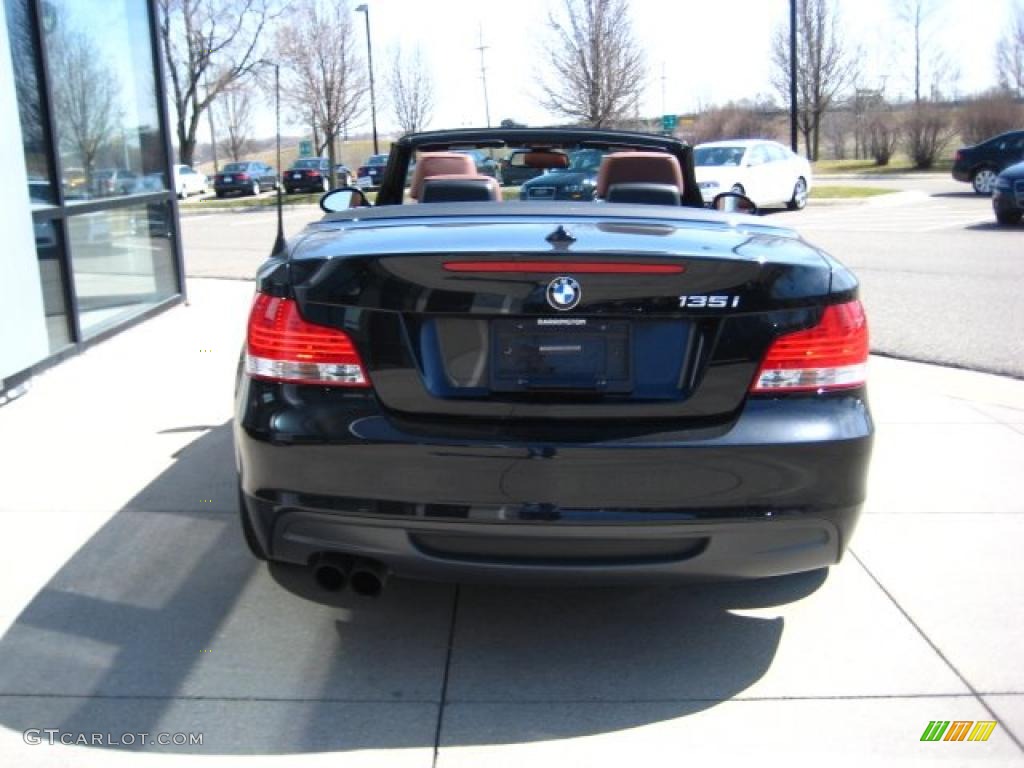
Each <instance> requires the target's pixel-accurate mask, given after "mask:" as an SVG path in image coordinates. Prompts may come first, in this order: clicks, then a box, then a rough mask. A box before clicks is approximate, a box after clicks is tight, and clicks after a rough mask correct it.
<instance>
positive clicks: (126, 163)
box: [0, 0, 184, 398]
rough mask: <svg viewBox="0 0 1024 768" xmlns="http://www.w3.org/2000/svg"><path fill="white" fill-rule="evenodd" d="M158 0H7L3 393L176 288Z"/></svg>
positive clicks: (1, 39) (174, 296)
mask: <svg viewBox="0 0 1024 768" xmlns="http://www.w3.org/2000/svg"><path fill="white" fill-rule="evenodd" d="M162 65H163V62H162V60H161V54H160V49H159V39H158V35H157V11H156V4H155V2H154V0H4V12H3V14H0V114H2V115H3V117H2V118H0V119H2V120H3V125H4V131H3V140H2V141H0V168H2V169H3V178H2V180H0V232H2V233H3V239H4V254H3V256H2V257H0V398H6V397H9V396H11V395H12V394H13V393H16V392H18V391H19V390H21V389H23V388H24V384H25V383H26V382H27V381H28V380H29V379H30V378H31V376H32V375H33V374H34V373H36V372H38V371H39V370H41V369H42V368H45V367H47V366H49V365H51V364H53V363H54V362H56V361H59V360H61V359H63V358H65V357H67V356H69V355H73V354H76V353H78V352H81V351H82V350H84V349H86V348H88V346H89V345H90V344H94V343H96V342H98V341H100V340H102V339H104V338H106V337H108V336H110V335H111V334H114V333H117V332H118V331H120V330H123V329H124V328H126V327H128V326H130V325H132V324H134V323H137V322H139V321H141V320H144V319H145V318H147V317H150V316H152V315H153V314H155V313H157V312H160V311H161V310H163V309H166V308H167V307H169V306H172V305H174V304H176V303H178V302H180V301H181V300H182V297H183V294H184V270H183V267H182V256H181V239H180V236H179V231H178V217H177V207H176V206H177V204H176V202H175V198H174V195H173V193H172V192H171V190H172V189H173V179H172V176H171V159H172V154H171V142H170V131H169V128H168V126H169V121H168V114H167V100H166V98H165V95H164V90H163V77H162V74H161V68H162Z"/></svg>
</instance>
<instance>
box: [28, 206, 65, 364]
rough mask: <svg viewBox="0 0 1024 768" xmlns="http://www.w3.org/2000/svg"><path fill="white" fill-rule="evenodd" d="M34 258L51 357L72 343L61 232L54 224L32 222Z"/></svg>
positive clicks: (53, 222) (38, 221) (49, 222)
mask: <svg viewBox="0 0 1024 768" xmlns="http://www.w3.org/2000/svg"><path fill="white" fill-rule="evenodd" d="M32 228H33V229H34V230H35V235H36V255H37V257H38V258H39V282H40V284H41V285H42V288H43V309H44V311H45V313H46V332H47V335H48V336H49V340H50V353H51V354H52V353H54V352H57V351H59V350H60V349H62V348H63V347H66V346H67V345H68V344H70V343H71V331H70V328H69V326H68V309H67V304H66V303H65V301H64V275H63V274H62V272H61V263H60V254H61V246H60V240H59V237H60V229H59V227H58V226H57V223H56V222H55V221H40V220H37V221H34V222H33V226H32Z"/></svg>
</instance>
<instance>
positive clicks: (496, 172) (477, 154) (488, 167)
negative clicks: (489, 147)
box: [454, 149, 505, 184]
mask: <svg viewBox="0 0 1024 768" xmlns="http://www.w3.org/2000/svg"><path fill="white" fill-rule="evenodd" d="M454 151H455V152H461V153H463V154H466V155H469V156H470V157H471V158H473V164H474V165H476V172H477V173H479V174H480V175H481V176H490V177H491V178H492V179H494V180H495V181H497V182H498V183H499V184H504V183H505V181H504V179H503V178H502V176H501V164H500V163H498V161H497V160H495V159H494V158H493V157H491V156H490V155H489V154H488V153H487V152H486V151H485V150H483V149H456V150H454Z"/></svg>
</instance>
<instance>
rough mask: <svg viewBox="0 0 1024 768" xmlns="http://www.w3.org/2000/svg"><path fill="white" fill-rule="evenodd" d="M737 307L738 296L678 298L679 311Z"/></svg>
mask: <svg viewBox="0 0 1024 768" xmlns="http://www.w3.org/2000/svg"><path fill="white" fill-rule="evenodd" d="M739 305H740V297H739V296H708V295H706V294H696V295H691V296H680V297H679V308H680V309H735V308H736V307H738V306H739Z"/></svg>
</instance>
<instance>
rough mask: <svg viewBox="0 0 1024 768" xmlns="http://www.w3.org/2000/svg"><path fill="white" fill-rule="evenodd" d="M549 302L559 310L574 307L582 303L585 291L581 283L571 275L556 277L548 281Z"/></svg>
mask: <svg viewBox="0 0 1024 768" xmlns="http://www.w3.org/2000/svg"><path fill="white" fill-rule="evenodd" d="M547 297H548V304H550V305H551V306H552V307H554V308H555V309H558V310H562V311H565V310H567V309H572V308H573V307H575V306H576V305H577V304H579V303H580V299H581V298H582V297H583V291H581V290H580V284H579V283H578V282H576V281H575V280H573V279H572V278H571V277H556V278H555V279H554V280H552V281H551V282H550V283H548V290H547Z"/></svg>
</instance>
